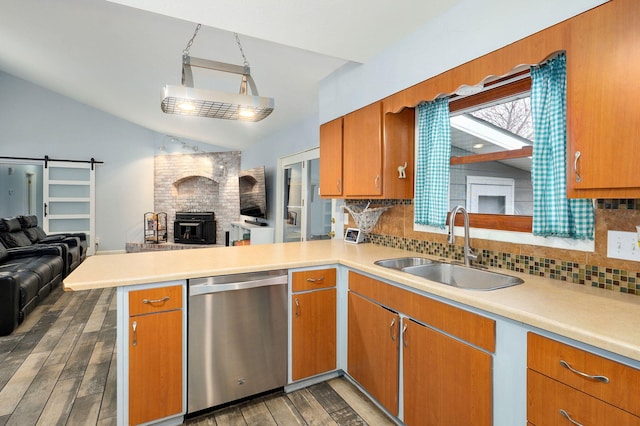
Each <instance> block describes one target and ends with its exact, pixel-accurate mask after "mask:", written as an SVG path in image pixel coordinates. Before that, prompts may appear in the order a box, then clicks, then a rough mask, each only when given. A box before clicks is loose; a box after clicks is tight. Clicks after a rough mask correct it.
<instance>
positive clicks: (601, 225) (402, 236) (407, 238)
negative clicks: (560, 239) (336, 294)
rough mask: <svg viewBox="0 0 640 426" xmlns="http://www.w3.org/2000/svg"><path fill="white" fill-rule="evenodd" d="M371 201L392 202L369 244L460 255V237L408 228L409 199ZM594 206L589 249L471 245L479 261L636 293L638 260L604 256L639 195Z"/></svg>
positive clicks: (632, 219) (632, 221)
mask: <svg viewBox="0 0 640 426" xmlns="http://www.w3.org/2000/svg"><path fill="white" fill-rule="evenodd" d="M350 201H351V200H347V202H350ZM360 201H361V200H360ZM354 202H358V200H354ZM375 203H376V204H384V205H393V207H392V208H391V209H389V210H388V211H387V212H385V213H384V214H383V215H382V216H381V217H380V219H379V221H378V223H377V224H376V226H375V228H374V229H373V231H372V232H371V234H370V235H369V236H368V237H369V240H370V241H371V242H372V243H373V244H378V245H383V246H389V247H396V248H402V249H405V250H409V251H414V252H417V253H424V254H428V255H431V256H437V257H441V258H444V259H456V260H462V253H463V248H462V245H461V239H460V238H458V239H457V241H456V245H453V246H452V245H449V244H448V243H447V242H446V235H442V234H432V233H426V232H418V231H414V230H413V204H412V201H411V200H376V201H375ZM372 205H373V203H372ZM596 206H597V208H596V211H595V216H596V232H595V251H594V252H581V251H576V250H565V249H555V248H549V247H541V246H533V245H524V244H514V243H503V242H498V241H492V240H480V239H476V238H472V239H471V246H472V247H473V248H474V249H476V251H478V252H481V253H482V260H481V262H480V263H482V264H484V265H487V266H491V267H496V268H502V269H505V270H511V271H516V272H522V273H527V274H531V275H536V276H541V277H547V278H550V279H556V280H560V281H565V282H567V283H573V284H579V285H589V286H593V287H599V288H602V289H607V290H614V291H620V292H623V293H629V294H635V295H640V262H634V261H627V260H619V259H612V258H608V257H607V231H609V230H616V231H629V232H635V226H636V225H640V200H631V199H620V200H614V199H601V200H597V202H596Z"/></svg>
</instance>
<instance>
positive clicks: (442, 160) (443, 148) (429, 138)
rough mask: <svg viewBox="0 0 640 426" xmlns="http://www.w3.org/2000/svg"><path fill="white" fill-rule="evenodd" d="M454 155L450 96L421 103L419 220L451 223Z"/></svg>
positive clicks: (418, 179) (417, 181)
mask: <svg viewBox="0 0 640 426" xmlns="http://www.w3.org/2000/svg"><path fill="white" fill-rule="evenodd" d="M450 156H451V127H450V123H449V99H448V98H442V99H436V100H434V101H431V102H426V103H424V104H421V105H419V106H418V161H417V165H416V194H415V206H414V210H415V214H414V221H415V223H418V224H420V225H431V226H437V227H439V228H444V226H445V224H446V223H447V212H448V210H449V157H450Z"/></svg>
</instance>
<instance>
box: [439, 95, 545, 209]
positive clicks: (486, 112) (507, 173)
mask: <svg viewBox="0 0 640 426" xmlns="http://www.w3.org/2000/svg"><path fill="white" fill-rule="evenodd" d="M451 141H452V147H451V157H452V161H451V180H450V188H449V193H450V196H449V199H450V200H449V202H450V207H451V208H453V207H454V206H456V205H462V206H465V207H466V208H467V210H468V211H469V212H471V213H487V214H508V215H524V216H530V215H532V213H533V190H532V187H531V158H530V157H531V151H530V150H531V147H532V145H533V125H532V122H531V106H530V97H529V93H528V92H525V93H520V94H518V95H515V96H512V97H510V98H507V99H501V100H498V101H493V102H490V103H488V104H487V103H485V104H483V105H480V106H477V107H475V108H468V109H466V110H465V111H459V112H456V113H452V114H451ZM508 151H513V152H512V153H509V154H507V155H505V154H504V153H506V152H508ZM492 154H494V155H492ZM461 157H463V158H461ZM505 157H506V158H505Z"/></svg>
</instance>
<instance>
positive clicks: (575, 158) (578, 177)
mask: <svg viewBox="0 0 640 426" xmlns="http://www.w3.org/2000/svg"><path fill="white" fill-rule="evenodd" d="M579 159H580V151H576V154H575V156H574V159H573V172H574V173H575V174H576V182H578V183H580V181H581V180H582V179H581V178H580V173H578V160H579Z"/></svg>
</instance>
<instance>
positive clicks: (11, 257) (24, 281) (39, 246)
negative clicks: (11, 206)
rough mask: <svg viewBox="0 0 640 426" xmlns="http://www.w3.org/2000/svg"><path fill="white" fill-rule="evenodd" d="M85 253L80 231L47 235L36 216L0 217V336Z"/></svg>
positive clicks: (71, 269)
mask: <svg viewBox="0 0 640 426" xmlns="http://www.w3.org/2000/svg"><path fill="white" fill-rule="evenodd" d="M86 255H87V239H86V235H84V234H61V235H59V234H56V235H47V234H46V233H45V232H44V230H43V229H42V228H41V227H40V226H38V219H37V217H36V216H19V217H13V218H0V336H6V335H8V334H11V333H12V332H13V330H15V328H16V327H17V326H18V325H19V324H20V323H22V321H24V319H25V318H26V317H27V315H29V313H30V312H31V311H33V309H34V308H35V307H36V306H37V305H38V304H39V303H40V302H41V301H42V300H44V298H45V297H47V295H48V294H49V293H50V292H51V290H52V289H53V288H55V287H56V286H57V285H59V284H60V282H62V280H63V279H64V277H66V276H67V275H68V274H69V273H70V272H71V271H73V270H74V269H75V268H76V267H77V266H78V265H79V264H80V263H81V262H82V260H84V258H85V257H86Z"/></svg>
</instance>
